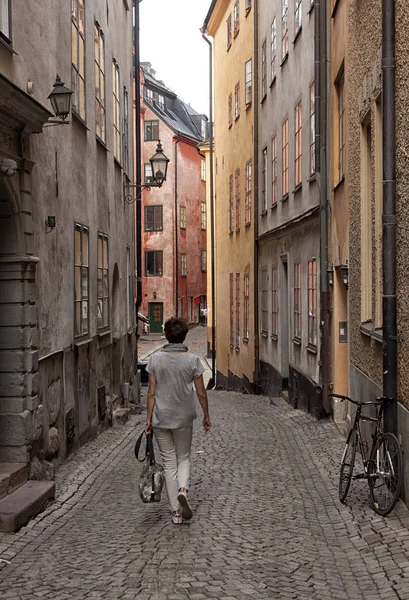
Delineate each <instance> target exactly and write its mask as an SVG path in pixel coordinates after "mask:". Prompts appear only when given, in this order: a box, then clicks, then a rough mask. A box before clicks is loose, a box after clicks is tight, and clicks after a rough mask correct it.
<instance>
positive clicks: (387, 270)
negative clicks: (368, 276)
mask: <svg viewBox="0 0 409 600" xmlns="http://www.w3.org/2000/svg"><path fill="white" fill-rule="evenodd" d="M382 81H383V85H382V107H383V108H382V131H383V135H382V161H383V165H382V168H383V217H382V224H383V226H382V263H383V264H382V275H383V277H382V285H383V303H382V305H383V341H382V354H383V395H384V396H386V397H387V398H392V399H393V403H391V404H390V405H389V406H387V408H386V409H385V416H384V426H385V430H386V431H390V432H392V433H395V434H396V432H397V341H398V337H397V324H396V320H397V318H396V221H397V219H396V137H395V0H383V2H382Z"/></svg>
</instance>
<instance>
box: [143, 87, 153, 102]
mask: <svg viewBox="0 0 409 600" xmlns="http://www.w3.org/2000/svg"><path fill="white" fill-rule="evenodd" d="M145 98H146V100H147V101H148V102H153V91H152V90H150V89H148V88H147V87H145Z"/></svg>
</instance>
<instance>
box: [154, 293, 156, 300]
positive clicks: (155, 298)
mask: <svg viewBox="0 0 409 600" xmlns="http://www.w3.org/2000/svg"><path fill="white" fill-rule="evenodd" d="M153 299H154V300H156V292H153Z"/></svg>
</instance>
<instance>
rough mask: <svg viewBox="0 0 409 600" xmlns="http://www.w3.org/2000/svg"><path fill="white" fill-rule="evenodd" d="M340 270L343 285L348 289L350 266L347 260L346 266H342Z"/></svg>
mask: <svg viewBox="0 0 409 600" xmlns="http://www.w3.org/2000/svg"><path fill="white" fill-rule="evenodd" d="M340 269H341V278H342V283H343V284H344V286H345V287H346V289H348V279H349V266H348V261H347V260H346V261H345V264H343V265H341V267H340Z"/></svg>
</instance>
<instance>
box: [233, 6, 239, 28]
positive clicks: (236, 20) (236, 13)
mask: <svg viewBox="0 0 409 600" xmlns="http://www.w3.org/2000/svg"><path fill="white" fill-rule="evenodd" d="M239 13H240V2H239V0H236V2H235V3H234V8H233V23H234V25H233V28H234V29H233V31H234V35H237V34H238V33H239V29H240V14H239Z"/></svg>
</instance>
